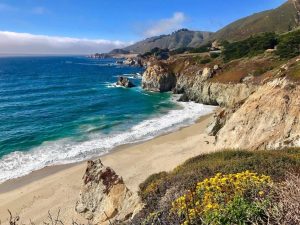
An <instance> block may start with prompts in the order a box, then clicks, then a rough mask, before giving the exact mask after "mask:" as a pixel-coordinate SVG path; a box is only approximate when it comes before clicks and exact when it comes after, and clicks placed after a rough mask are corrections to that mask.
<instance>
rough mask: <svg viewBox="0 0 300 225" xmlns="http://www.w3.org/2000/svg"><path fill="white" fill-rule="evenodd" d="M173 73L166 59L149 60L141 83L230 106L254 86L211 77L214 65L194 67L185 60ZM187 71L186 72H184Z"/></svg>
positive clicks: (148, 87) (184, 98)
mask: <svg viewBox="0 0 300 225" xmlns="http://www.w3.org/2000/svg"><path fill="white" fill-rule="evenodd" d="M184 66H185V67H186V68H183V69H182V71H181V72H179V73H176V72H175V71H173V70H172V68H170V67H171V66H170V65H168V64H167V63H162V62H158V61H156V62H155V61H154V62H153V61H152V62H151V63H149V65H148V67H147V70H146V71H145V72H144V74H143V78H142V87H143V89H145V90H148V91H156V92H166V91H173V92H174V93H177V94H183V96H182V97H181V99H180V100H182V101H195V102H198V103H203V104H208V105H220V106H233V105H235V104H236V103H238V102H240V101H243V100H245V99H246V98H248V97H249V95H251V94H252V93H253V92H254V91H255V90H257V88H258V86H257V85H255V84H252V83H250V82H249V83H246V82H244V83H234V84H233V83H219V82H213V81H211V78H212V77H213V76H214V75H215V74H216V73H218V71H219V70H220V68H219V66H218V65H215V66H210V67H209V66H206V67H203V68H194V70H195V72H193V71H191V69H190V68H192V67H193V66H191V65H190V64H189V62H188V61H187V62H186V63H185V65H184ZM187 73H188V75H187Z"/></svg>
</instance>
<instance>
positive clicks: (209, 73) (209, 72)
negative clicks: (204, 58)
mask: <svg viewBox="0 0 300 225" xmlns="http://www.w3.org/2000/svg"><path fill="white" fill-rule="evenodd" d="M212 74H213V72H212V70H211V69H210V68H208V67H205V68H204V69H203V72H202V79H203V80H207V79H209V78H211V77H212Z"/></svg>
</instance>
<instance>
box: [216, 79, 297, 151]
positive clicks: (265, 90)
mask: <svg viewBox="0 0 300 225" xmlns="http://www.w3.org/2000/svg"><path fill="white" fill-rule="evenodd" d="M299 95H300V87H299V86H298V85H295V84H293V83H292V82H291V81H287V80H286V79H275V80H273V81H271V82H269V83H267V84H265V85H263V86H262V87H260V88H259V89H258V90H257V91H256V92H255V93H254V94H252V95H251V96H250V97H249V98H248V99H247V100H246V101H245V103H244V104H243V105H242V106H241V107H240V108H239V109H238V110H237V111H236V112H235V113H234V114H233V115H232V116H231V117H230V119H229V120H228V121H227V122H226V124H225V125H224V126H223V128H222V129H221V130H220V131H219V133H218V136H217V143H216V144H217V148H240V149H254V150H255V149H280V148H283V147H299V146H300V110H299V108H300V98H299Z"/></svg>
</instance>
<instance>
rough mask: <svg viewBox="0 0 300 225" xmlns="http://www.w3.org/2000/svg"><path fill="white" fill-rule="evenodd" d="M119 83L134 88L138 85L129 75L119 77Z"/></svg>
mask: <svg viewBox="0 0 300 225" xmlns="http://www.w3.org/2000/svg"><path fill="white" fill-rule="evenodd" d="M117 85H119V86H122V87H126V88H132V87H135V86H136V85H135V84H134V83H132V82H131V81H130V80H129V79H128V78H127V77H119V78H118V81H117Z"/></svg>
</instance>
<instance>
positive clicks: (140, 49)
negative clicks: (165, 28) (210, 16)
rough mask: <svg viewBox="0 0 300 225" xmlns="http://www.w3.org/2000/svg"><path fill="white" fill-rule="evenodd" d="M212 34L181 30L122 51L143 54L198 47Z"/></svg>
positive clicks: (138, 43) (146, 40)
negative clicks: (153, 50)
mask: <svg viewBox="0 0 300 225" xmlns="http://www.w3.org/2000/svg"><path fill="white" fill-rule="evenodd" d="M212 34H213V33H212V32H205V31H190V30H187V29H181V30H178V31H176V32H173V33H172V34H169V35H160V36H155V37H151V38H147V39H145V40H143V41H140V42H137V43H135V44H133V45H130V46H128V47H126V48H124V50H125V51H130V52H132V53H145V52H148V51H150V50H151V49H153V48H156V47H158V48H161V49H165V48H168V49H170V50H172V49H177V48H181V47H198V46H200V45H201V44H202V43H203V42H204V41H205V40H208V39H209V38H210V37H211V36H212Z"/></svg>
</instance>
